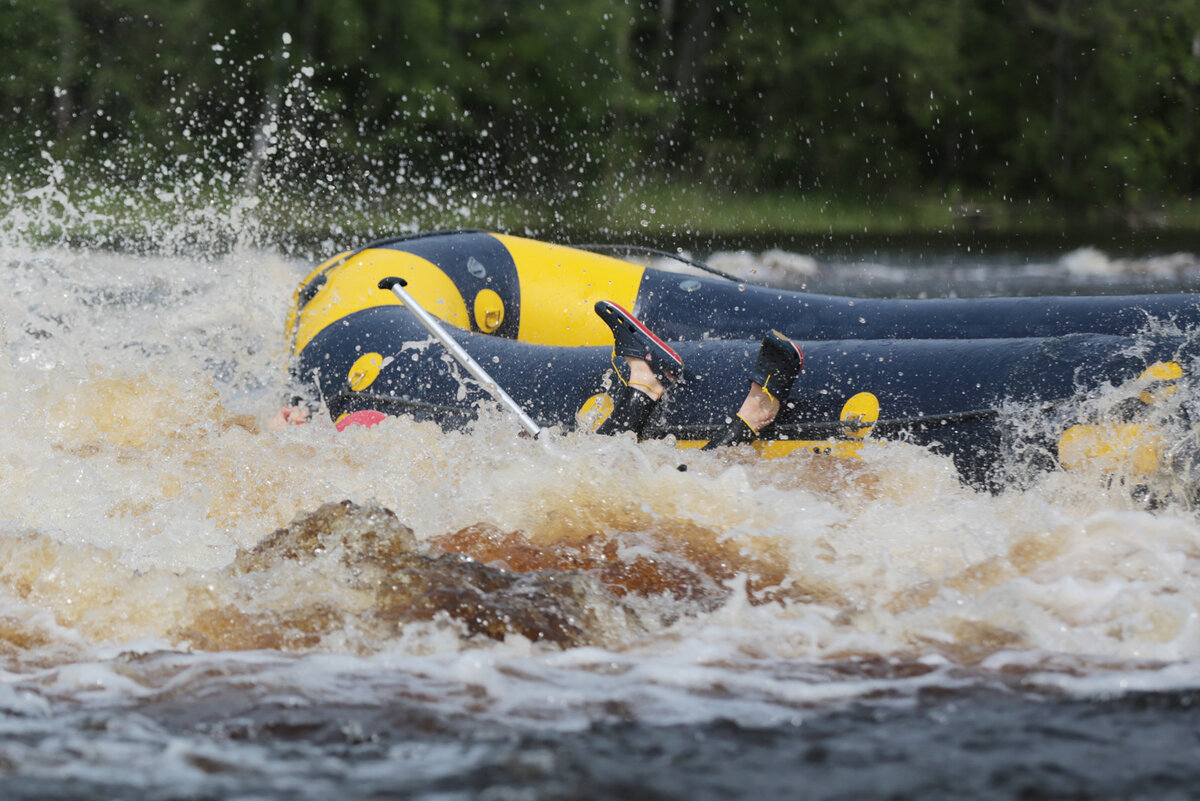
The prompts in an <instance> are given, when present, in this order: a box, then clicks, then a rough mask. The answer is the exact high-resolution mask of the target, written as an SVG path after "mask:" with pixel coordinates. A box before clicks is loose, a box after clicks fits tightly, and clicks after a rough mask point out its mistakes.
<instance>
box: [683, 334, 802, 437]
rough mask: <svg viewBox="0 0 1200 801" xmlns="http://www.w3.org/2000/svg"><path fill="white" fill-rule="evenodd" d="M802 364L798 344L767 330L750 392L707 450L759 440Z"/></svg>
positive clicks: (778, 408)
mask: <svg viewBox="0 0 1200 801" xmlns="http://www.w3.org/2000/svg"><path fill="white" fill-rule="evenodd" d="M803 367H804V353H803V352H802V351H801V350H800V348H799V346H797V345H796V343H794V342H792V341H791V340H790V339H788V338H787V337H786V336H784V335H783V334H781V333H779V332H778V331H775V330H771V331H770V332H768V333H767V335H766V336H764V337H763V339H762V346H761V347H760V348H759V350H758V358H757V359H756V360H755V363H754V370H753V371H752V372H751V374H750V391H749V392H747V393H746V398H745V400H743V401H742V405H741V408H739V409H738V411H737V414H735V415H734V416H733V417H732V418H730V419H729V420H728V421H727V422H726V425H725V428H724V430H722V431H721V433H720V434H719V435H717V437H716V438H714V439H712V440H711V441H709V443H708V444H707V445H705V446H704V450H711V449H713V448H719V447H722V446H724V445H735V444H737V443H739V442H750V441H752V440H755V439H758V436H759V434H760V433H761V432H762V430H763V429H764V428H766V427H767V426H769V425H770V424H771V423H773V422H775V416H776V415H777V414H779V410H780V408H781V404H782V403H783V402H784V401H786V400H787V396H788V393H790V392H791V391H792V384H793V383H795V381H796V376H798V375H799V374H800V370H801V369H803Z"/></svg>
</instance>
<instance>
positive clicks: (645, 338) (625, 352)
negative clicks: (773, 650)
mask: <svg viewBox="0 0 1200 801" xmlns="http://www.w3.org/2000/svg"><path fill="white" fill-rule="evenodd" d="M595 309H596V314H597V315H598V316H599V317H600V319H601V320H603V321H604V322H605V324H606V325H607V326H608V327H609V329H610V330H611V331H612V334H613V357H614V358H615V357H617V356H624V357H625V361H626V362H627V363H628V364H629V381H628V382H627V383H628V384H629V386H631V387H633V388H634V389H636V390H638V391H639V392H641V393H643V394H644V395H647V396H648V397H650V398H651V400H658V399H659V398H660V397H662V394H663V392H664V391H665V390H666V387H667V386H668V385H669V384H670V383H671V382H672V381H674V380H675V379H676V378H678V377H679V375H680V373H682V372H683V359H682V358H681V357H680V355H679V354H678V353H676V352H675V350H674V349H673V348H671V346H670V345H668V344H667V343H665V342H663V341H662V340H661V339H659V338H658V336H656V335H655V333H654V332H653V331H651V330H650V329H649V328H647V327H646V326H645V325H644V324H643V323H642V322H641V321H640V320H638V319H637V318H636V317H634V316H633V315H632V314H630V313H629V312H628V311H626V310H625V309H623V308H622V307H620V306H618V305H617V304H615V303H613V302H612V301H608V300H601V301H598V302H597V303H596V306H595Z"/></svg>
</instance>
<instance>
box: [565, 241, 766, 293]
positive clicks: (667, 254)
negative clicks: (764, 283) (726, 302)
mask: <svg viewBox="0 0 1200 801" xmlns="http://www.w3.org/2000/svg"><path fill="white" fill-rule="evenodd" d="M571 247H573V248H579V249H580V250H590V251H593V252H598V251H603V250H609V251H617V252H625V253H649V254H650V255H653V256H662V257H663V258H665V259H672V260H674V261H678V262H682V263H684V264H689V265H691V266H692V267H695V268H696V269H698V270H704V272H706V273H712V274H713V275H716V276H720V277H721V278H724V279H725V280H726V281H733V282H734V283H735V284H745V283H749V282H747V281H744V280H742V279H741V278H738V277H737V276H736V275H732V274H730V273H727V272H725V271H724V270H718V269H717V268H716V267H713V266H711V265H708V264H705V263H704V262H702V261H700V260H699V259H693V258H690V257H688V256H684V255H683V254H682V253H672V252H671V251H669V250H659V249H657V248H648V247H644V246H642V245H607V244H603V243H589V244H586V245H571Z"/></svg>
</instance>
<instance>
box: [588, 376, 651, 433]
mask: <svg viewBox="0 0 1200 801" xmlns="http://www.w3.org/2000/svg"><path fill="white" fill-rule="evenodd" d="M615 394H616V397H615V398H613V410H612V414H610V415H609V416H608V417H607V418H606V419H605V420H604V422H603V423H601V424H600V426H599V427H598V428H597V429H596V433H597V434H604V435H606V436H612V435H613V434H620V433H621V432H623V431H632V432H633V433H635V434H637V435H638V439H641V438H642V427H643V426H645V425H646V421H647V420H649V419H650V413H651V412H653V411H654V407H655V406H657V405H658V401H657V400H655V399H654V398H651V397H650V396H649V395H647V394H646V393H644V392H642V391H641V390H639V389H637V388H636V387H631V386H629V385H628V384H623V385H621V388H620V389H619V390H618V391H617V392H616V393H615Z"/></svg>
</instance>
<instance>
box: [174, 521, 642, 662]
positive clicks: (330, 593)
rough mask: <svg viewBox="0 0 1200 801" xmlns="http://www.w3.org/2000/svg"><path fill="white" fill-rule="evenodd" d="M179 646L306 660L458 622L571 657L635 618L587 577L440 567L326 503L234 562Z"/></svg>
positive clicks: (409, 537)
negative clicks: (297, 652) (423, 625)
mask: <svg viewBox="0 0 1200 801" xmlns="http://www.w3.org/2000/svg"><path fill="white" fill-rule="evenodd" d="M222 579H223V581H219V582H215V583H213V584H212V585H210V586H211V587H215V589H210V590H209V591H208V593H207V594H206V595H205V596H204V597H197V598H196V599H195V600H196V602H197V603H196V606H197V607H198V610H197V612H196V614H195V615H194V617H193V620H192V621H191V622H190V624H189V625H187V626H185V627H182V628H181V629H180V630H179V631H178V632H177V634H178V636H179V637H180V638H181V639H184V640H186V641H187V642H189V643H190V644H191V645H192V646H193V647H196V648H200V649H205V650H209V649H247V648H254V649H259V648H272V649H288V650H290V649H310V648H318V647H320V643H321V641H322V640H323V639H324V638H326V637H329V636H334V635H340V636H348V635H349V633H353V634H354V636H357V637H359V638H360V640H359V641H360V643H361V644H360V647H362V648H365V649H367V650H370V649H372V648H374V647H382V646H383V645H384V644H385V643H386V642H388V641H389V640H391V639H392V638H394V637H395V635H396V634H397V633H398V632H399V631H401V630H403V628H404V627H405V626H406V625H408V624H411V623H417V622H427V621H433V620H450V621H455V622H456V623H457V624H458V625H460V626H461V627H462V630H463V632H464V635H465V636H467V637H473V636H477V635H482V636H485V637H489V638H491V639H495V640H503V639H504V638H505V637H507V636H509V635H510V634H516V635H520V636H523V637H526V638H528V639H529V640H532V641H534V642H544V643H551V644H554V645H558V646H562V647H568V646H575V645H584V644H612V643H613V642H614V641H615V640H617V639H621V638H623V637H624V636H626V635H628V634H629V633H630V632H631V631H634V630H637V625H636V622H635V621H634V619H633V616H632V614H631V613H630V612H629V611H628V610H627V609H625V608H624V607H623V606H622V605H621V603H620V601H619V600H618V599H616V598H614V597H613V596H612V595H611V594H610V593H608V592H607V591H606V589H605V588H604V586H603V584H601V583H600V581H599V580H597V579H596V578H594V577H592V576H590V575H588V574H586V573H583V572H578V571H575V572H570V571H560V570H539V571H531V572H523V573H516V572H513V571H510V570H506V569H503V568H501V567H496V566H489V565H484V564H481V563H479V562H477V561H475V560H474V559H472V558H470V557H469V556H465V555H462V554H454V553H444V554H440V555H433V554H429V553H426V552H425V551H424V550H422V549H421V548H420V546H419V545H418V543H417V541H416V538H415V537H414V536H413V532H412V530H411V529H410V528H408V527H407V526H405V525H404V524H403V523H401V522H400V521H399V520H398V519H397V518H396V515H395V514H394V513H393V512H391V511H390V510H388V509H385V508H383V507H381V506H379V505H377V504H366V505H362V506H360V505H357V504H354V503H352V502H350V501H342V502H341V503H327V504H324V505H323V506H321V507H320V508H318V509H317V510H316V511H314V512H312V513H310V514H307V515H302V516H299V517H297V518H296V520H294V521H293V522H292V523H291V524H290V525H288V526H287V527H286V528H282V529H279V530H277V531H275V532H274V533H272V534H271V535H270V536H268V537H267V538H265V539H264V540H263V541H261V542H260V543H258V544H257V545H256V546H254V547H253V548H251V549H250V550H247V551H243V552H241V553H239V554H238V556H237V557H236V558H235V560H234V562H233V563H232V564H231V565H230V566H229V567H228V568H227V569H226V570H225V571H224V572H223V576H222Z"/></svg>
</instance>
